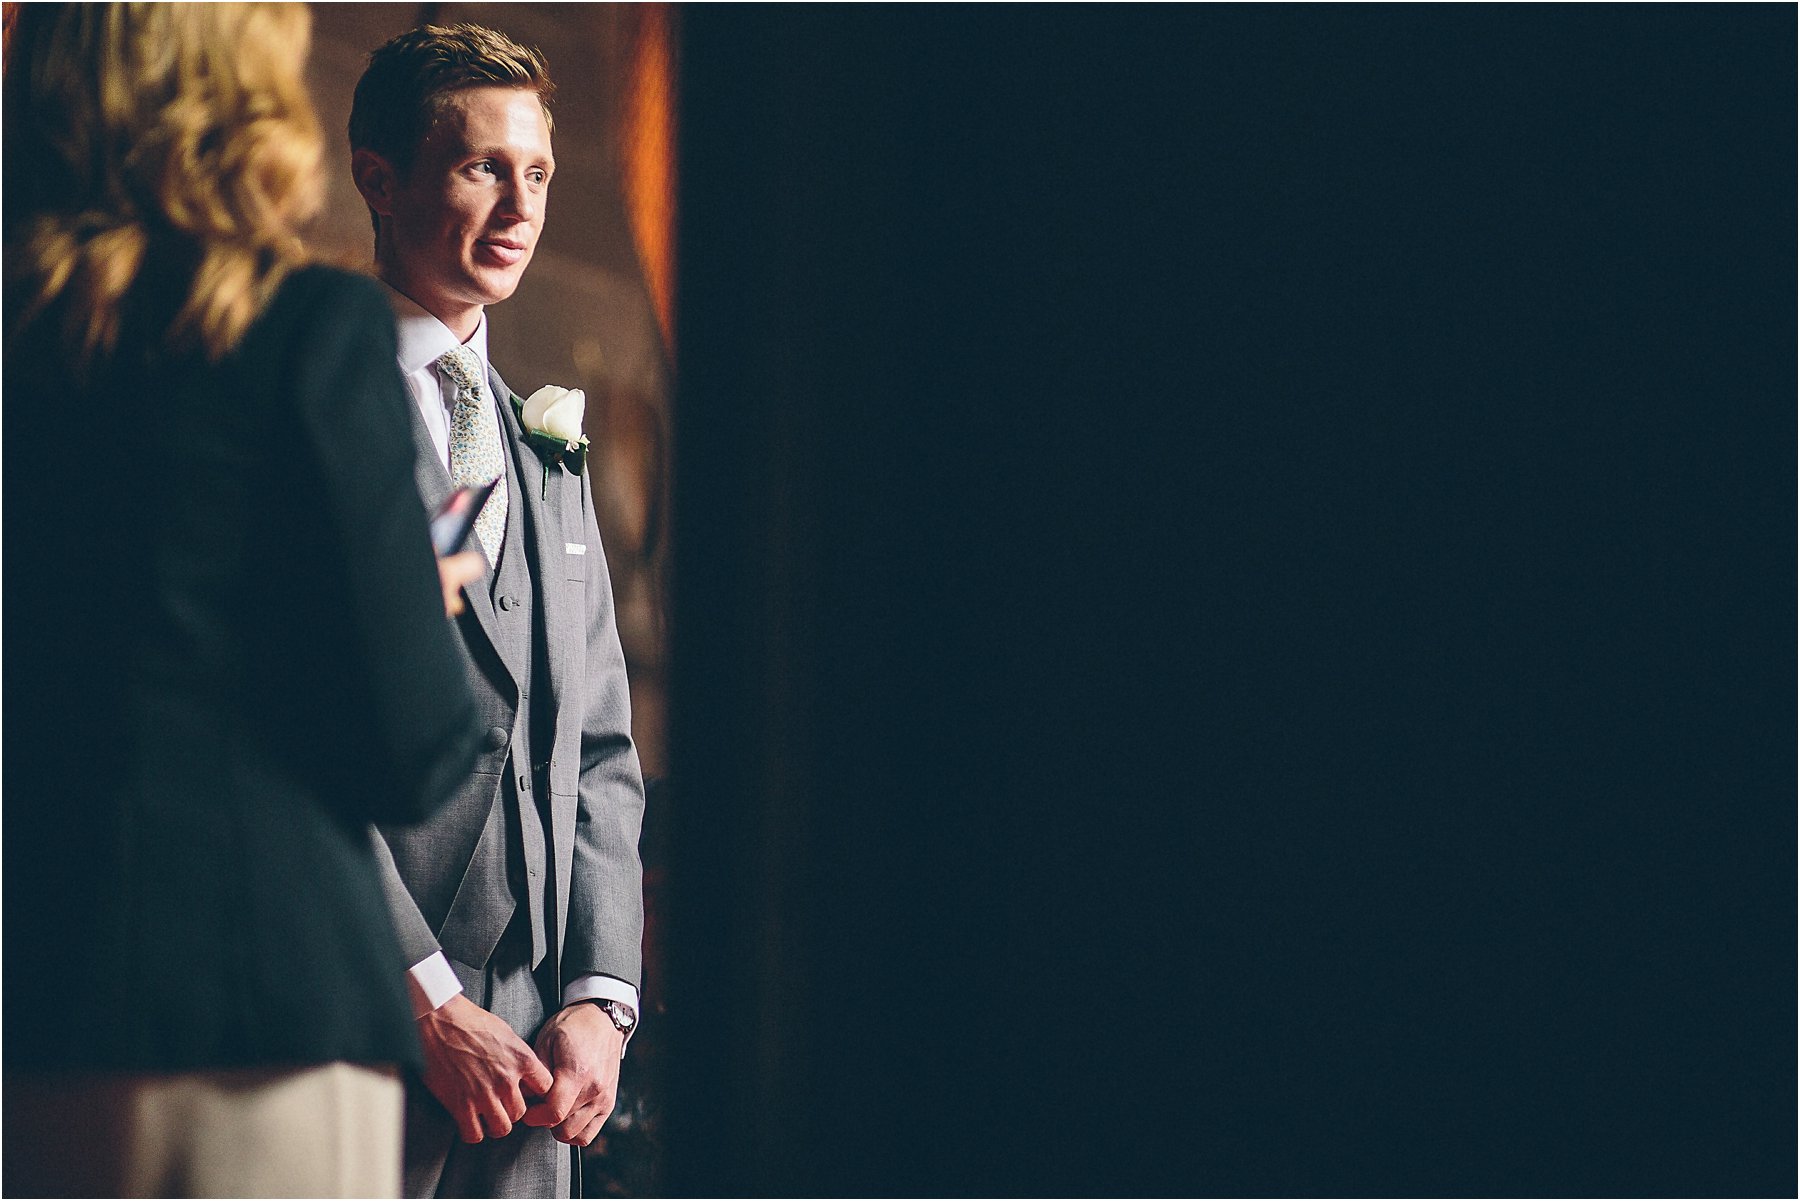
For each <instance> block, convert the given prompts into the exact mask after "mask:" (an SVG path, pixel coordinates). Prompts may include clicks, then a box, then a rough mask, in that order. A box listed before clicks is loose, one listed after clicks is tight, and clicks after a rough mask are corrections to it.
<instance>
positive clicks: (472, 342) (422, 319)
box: [381, 282, 488, 379]
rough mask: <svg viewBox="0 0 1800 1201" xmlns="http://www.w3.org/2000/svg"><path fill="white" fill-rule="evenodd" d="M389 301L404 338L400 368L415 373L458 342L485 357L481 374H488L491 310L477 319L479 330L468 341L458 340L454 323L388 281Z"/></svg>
mask: <svg viewBox="0 0 1800 1201" xmlns="http://www.w3.org/2000/svg"><path fill="white" fill-rule="evenodd" d="M381 286H382V287H384V288H387V294H388V303H389V304H391V305H392V306H393V308H394V321H395V332H396V334H398V336H399V342H400V355H399V357H400V370H401V372H402V373H403V374H406V375H411V374H412V373H413V372H415V371H419V370H422V369H423V368H426V367H429V366H431V365H432V364H433V363H435V362H437V361H438V359H439V358H441V357H442V356H443V355H444V353H445V352H446V351H451V350H455V349H456V348H457V347H458V346H467V347H468V348H469V349H470V350H472V351H474V352H475V357H476V358H478V359H480V360H481V376H482V378H483V379H486V378H487V376H488V351H487V313H486V312H483V313H482V314H481V319H480V320H479V321H477V322H476V323H475V332H474V333H473V334H470V335H469V340H468V341H467V342H458V341H457V339H456V335H455V334H453V333H451V332H450V327H449V326H447V325H445V324H444V323H443V322H442V321H439V320H438V319H437V318H436V317H433V316H432V315H431V314H430V313H428V312H426V311H425V310H424V309H422V308H420V307H419V305H418V303H417V302H415V301H414V300H413V299H412V298H411V297H410V296H405V295H403V294H401V293H399V292H396V291H395V290H394V289H393V288H391V287H389V286H388V285H387V284H386V283H385V282H384V283H383V284H382V285H381Z"/></svg>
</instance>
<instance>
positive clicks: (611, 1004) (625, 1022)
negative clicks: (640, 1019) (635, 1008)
mask: <svg viewBox="0 0 1800 1201" xmlns="http://www.w3.org/2000/svg"><path fill="white" fill-rule="evenodd" d="M594 1004H596V1005H598V1006H599V1007H600V1008H601V1009H602V1010H604V1011H605V1013H606V1016H607V1017H609V1018H611V1019H612V1024H613V1025H615V1026H617V1027H618V1028H619V1033H620V1034H625V1035H629V1034H630V1033H631V1028H632V1027H633V1026H635V1025H637V1014H635V1013H633V1012H631V1006H629V1005H627V1004H625V1003H624V1002H623V1001H595V1002H594Z"/></svg>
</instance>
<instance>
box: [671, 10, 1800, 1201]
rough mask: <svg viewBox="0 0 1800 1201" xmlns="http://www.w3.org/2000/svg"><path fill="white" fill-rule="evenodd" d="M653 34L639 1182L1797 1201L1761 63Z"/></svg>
mask: <svg viewBox="0 0 1800 1201" xmlns="http://www.w3.org/2000/svg"><path fill="white" fill-rule="evenodd" d="M682 19H683V28H682V46H683V50H682V53H683V61H682V83H683V96H682V105H681V112H680V121H681V135H680V136H681V148H682V161H681V240H680V255H681V276H680V288H679V299H678V305H679V309H680V319H679V337H678V343H679V345H678V364H679V387H678V401H677V405H676V408H677V413H678V431H677V435H678V436H677V449H676V455H677V458H676V482H675V488H676V540H677V541H676V560H675V598H676V600H675V610H674V640H675V655H676V674H675V680H674V685H673V696H674V704H675V716H674V733H673V760H672V761H673V764H674V782H675V784H676V785H677V792H678V795H679V798H680V800H679V803H678V808H677V810H676V812H675V813H674V821H673V829H672V834H673V844H672V852H671V854H672V864H673V868H672V875H673V880H672V886H673V887H674V889H675V890H676V891H675V895H674V906H675V909H674V913H673V916H672V925H671V928H670V947H669V951H670V957H671V958H670V972H671V979H670V988H669V996H668V1002H669V1005H670V1008H671V1018H670V1021H671V1023H672V1026H671V1035H672V1037H673V1039H674V1047H673V1050H672V1055H673V1060H674V1062H675V1064H676V1069H675V1070H676V1072H677V1075H676V1077H675V1078H674V1080H673V1085H674V1092H673V1095H672V1101H671V1113H670V1122H671V1124H670V1128H669V1129H670V1143H669V1150H668V1167H669V1171H670V1177H669V1179H670V1183H671V1185H672V1187H674V1188H675V1189H676V1190H677V1191H680V1192H686V1193H702V1194H724V1195H733V1194H741V1193H745V1192H748V1193H782V1194H878V1195H883V1194H917V1193H923V1194H928V1195H933V1194H935V1195H944V1194H949V1195H965V1194H1002V1195H1018V1194H1027V1195H1029V1194H1048V1195H1068V1194H1077V1195H1079V1194H1206V1195H1219V1194H1225V1195H1271V1194H1275V1195H1279V1194H1317V1193H1324V1194H1336V1195H1369V1194H1375V1195H1407V1194H1452V1195H1455V1194H1477V1195H1494V1194H1499V1195H1521V1194H1551V1195H1581V1194H1609V1195H1615V1194H1624V1195H1765V1194H1766V1195H1788V1196H1791V1195H1793V1192H1794V1190H1795V1185H1796V1180H1795V1162H1796V1144H1795V984H1796V980H1795V959H1794V948H1795V937H1796V930H1795V870H1794V866H1795V858H1794V852H1795V845H1796V829H1795V758H1794V746H1795V707H1794V697H1795V688H1794V680H1795V656H1794V650H1795V643H1794V631H1795V609H1794V586H1795V557H1794V555H1795V552H1794V547H1795V540H1794V539H1795V507H1794V497H1795V476H1794V472H1793V464H1794V461H1795V458H1794V456H1795V446H1796V428H1795V242H1794V237H1795V232H1794V231H1795V218H1796V213H1795V150H1794V148H1795V116H1794V97H1795V68H1794V63H1795V59H1794V44H1795V11H1794V9H1793V8H1792V7H1789V6H1761V7H1728V6H1708V7H1686V6H1650V7H1631V6H1599V7H1546V6H1518V7H1511V8H1489V7H1476V6H1446V7H1426V6H1407V7H1404V8H1387V7H1378V6H1363V5H1348V6H1341V7H1329V8H1309V7H1282V6H1254V7H1244V8H1237V7H1212V6H1208V7H1199V8H1130V7H1120V8H1111V7H1109V8H1105V9H1097V8H1081V7H1058V8H1039V7H997V8H967V7H921V8H906V9H893V8H885V7H871V8H856V9H843V8H833V7H827V8H816V7H799V8H750V9H738V8H719V7H712V6H701V7H698V8H691V9H688V10H685V11H684V13H683V18H682Z"/></svg>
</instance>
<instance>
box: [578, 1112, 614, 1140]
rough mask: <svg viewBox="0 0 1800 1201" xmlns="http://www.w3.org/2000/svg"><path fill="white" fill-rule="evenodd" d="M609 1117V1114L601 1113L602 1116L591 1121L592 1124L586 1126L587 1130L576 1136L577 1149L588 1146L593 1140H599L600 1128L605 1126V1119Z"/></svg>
mask: <svg viewBox="0 0 1800 1201" xmlns="http://www.w3.org/2000/svg"><path fill="white" fill-rule="evenodd" d="M610 1116H611V1115H610V1114H604V1113H603V1114H601V1115H599V1116H598V1117H596V1118H595V1119H594V1120H593V1122H592V1123H590V1124H589V1125H588V1127H587V1129H585V1130H583V1131H582V1132H581V1133H580V1134H579V1135H577V1136H576V1138H575V1145H576V1146H577V1147H585V1146H587V1145H588V1144H590V1143H592V1142H593V1141H594V1140H595V1139H597V1138H599V1137H600V1129H601V1127H603V1126H605V1125H606V1119H607V1118H608V1117H610Z"/></svg>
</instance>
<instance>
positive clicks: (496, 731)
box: [487, 726, 506, 751]
mask: <svg viewBox="0 0 1800 1201" xmlns="http://www.w3.org/2000/svg"><path fill="white" fill-rule="evenodd" d="M505 745H506V731H505V730H503V729H501V728H500V727H499V726H489V727H488V732H487V749H488V750H490V751H497V750H499V749H500V748H501V747H503V746H505Z"/></svg>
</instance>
